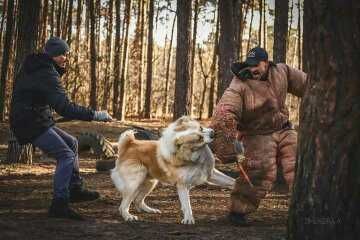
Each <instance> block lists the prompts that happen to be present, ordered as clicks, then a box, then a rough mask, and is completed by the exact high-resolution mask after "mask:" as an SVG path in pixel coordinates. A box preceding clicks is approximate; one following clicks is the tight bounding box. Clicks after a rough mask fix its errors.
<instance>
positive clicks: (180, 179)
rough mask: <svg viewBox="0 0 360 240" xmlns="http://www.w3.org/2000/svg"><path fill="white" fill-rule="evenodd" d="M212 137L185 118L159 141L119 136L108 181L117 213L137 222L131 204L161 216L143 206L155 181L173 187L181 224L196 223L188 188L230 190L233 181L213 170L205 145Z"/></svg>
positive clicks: (166, 130)
mask: <svg viewBox="0 0 360 240" xmlns="http://www.w3.org/2000/svg"><path fill="white" fill-rule="evenodd" d="M213 137H214V131H213V130H212V129H209V128H203V127H201V126H200V124H199V123H198V122H197V121H195V120H192V119H190V118H189V117H186V116H185V117H181V118H179V119H178V120H177V121H175V122H173V123H171V124H170V125H169V126H168V127H167V128H166V129H165V130H164V131H163V133H162V136H161V138H160V139H159V140H158V141H149V140H136V139H135V137H134V131H132V130H128V131H126V132H124V133H123V134H121V136H120V138H119V143H118V159H117V161H116V165H115V168H114V169H112V171H111V178H112V180H113V182H114V184H115V186H116V188H117V189H118V190H119V191H120V192H121V195H122V201H121V205H120V207H119V211H120V214H121V215H122V217H123V218H124V220H125V221H133V220H137V219H138V218H137V216H134V215H132V214H130V213H129V207H130V204H131V203H132V202H133V201H134V202H135V207H136V209H137V210H138V211H141V210H142V211H145V212H149V213H160V210H158V209H154V208H151V207H149V206H148V205H146V204H145V202H144V200H145V198H146V196H147V195H148V194H149V193H150V192H151V191H152V190H153V189H154V188H155V186H156V184H157V183H158V181H161V182H163V183H168V184H173V185H176V187H177V192H178V195H179V199H180V203H181V209H182V211H183V214H184V218H183V220H182V221H181V223H183V224H193V223H194V222H195V221H194V218H193V215H192V210H191V205H190V198H189V190H190V189H191V187H193V186H196V185H199V184H203V183H209V184H214V185H218V186H222V187H227V188H230V189H232V188H233V186H234V184H235V180H234V179H233V178H231V177H228V176H226V175H224V174H223V173H221V172H220V171H218V170H217V169H215V159H214V156H213V154H212V152H211V150H210V148H209V147H208V145H207V144H208V143H210V142H211V141H212V139H213Z"/></svg>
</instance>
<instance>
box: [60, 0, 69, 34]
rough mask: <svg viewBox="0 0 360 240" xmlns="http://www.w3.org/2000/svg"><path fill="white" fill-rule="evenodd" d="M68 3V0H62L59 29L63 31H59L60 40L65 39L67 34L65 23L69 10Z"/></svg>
mask: <svg viewBox="0 0 360 240" xmlns="http://www.w3.org/2000/svg"><path fill="white" fill-rule="evenodd" d="M69 1H70V0H64V1H63V3H62V4H63V5H62V9H61V11H62V13H61V21H60V22H61V27H63V29H61V38H62V39H66V34H67V26H66V23H67V20H68V18H67V13H68V8H69Z"/></svg>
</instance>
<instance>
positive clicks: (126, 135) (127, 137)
mask: <svg viewBox="0 0 360 240" xmlns="http://www.w3.org/2000/svg"><path fill="white" fill-rule="evenodd" d="M133 141H135V131H134V130H131V129H130V130H126V131H125V132H123V133H122V134H121V135H120V137H119V141H118V156H119V159H121V155H122V154H123V152H124V151H125V149H127V147H128V145H129V144H130V143H132V142H133Z"/></svg>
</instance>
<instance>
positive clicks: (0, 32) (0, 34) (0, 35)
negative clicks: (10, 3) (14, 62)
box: [0, 0, 7, 46]
mask: <svg viewBox="0 0 360 240" xmlns="http://www.w3.org/2000/svg"><path fill="white" fill-rule="evenodd" d="M6 11H7V0H4V1H3V5H2V15H1V24H0V46H1V44H2V40H3V31H4V22H5V18H6V16H7V15H6Z"/></svg>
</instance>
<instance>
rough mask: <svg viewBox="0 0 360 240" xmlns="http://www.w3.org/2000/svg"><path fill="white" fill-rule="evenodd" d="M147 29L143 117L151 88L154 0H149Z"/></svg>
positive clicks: (147, 116) (147, 109) (147, 114)
mask: <svg viewBox="0 0 360 240" xmlns="http://www.w3.org/2000/svg"><path fill="white" fill-rule="evenodd" d="M148 16H149V29H148V45H147V65H146V66H147V67H146V92H145V103H144V117H145V118H150V111H151V88H152V59H153V28H154V0H150V2H149V14H148Z"/></svg>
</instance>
